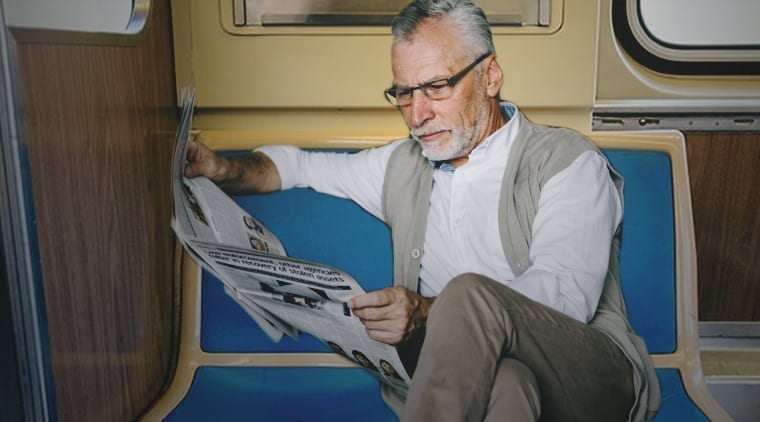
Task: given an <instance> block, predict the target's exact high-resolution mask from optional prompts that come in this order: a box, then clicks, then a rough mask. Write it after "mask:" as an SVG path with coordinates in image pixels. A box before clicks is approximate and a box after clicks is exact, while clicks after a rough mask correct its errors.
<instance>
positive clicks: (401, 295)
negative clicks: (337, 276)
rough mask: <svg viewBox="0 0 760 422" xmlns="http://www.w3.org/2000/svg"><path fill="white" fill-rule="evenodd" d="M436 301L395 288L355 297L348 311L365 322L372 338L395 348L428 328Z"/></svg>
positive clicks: (404, 289)
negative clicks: (413, 334)
mask: <svg viewBox="0 0 760 422" xmlns="http://www.w3.org/2000/svg"><path fill="white" fill-rule="evenodd" d="M434 299H435V298H432V297H424V296H421V295H419V294H418V293H415V292H412V291H411V290H409V289H407V288H406V287H402V286H394V287H387V288H385V289H381V290H376V291H374V292H369V293H366V294H363V295H359V296H356V297H354V298H352V299H351V300H350V301H349V302H348V307H349V308H351V310H352V311H353V312H354V315H356V316H358V317H359V318H360V319H361V320H362V322H363V323H364V326H365V327H366V328H367V334H369V337H370V338H372V339H373V340H376V341H379V342H382V343H387V344H390V345H394V346H395V345H397V344H398V343H400V342H402V341H403V340H405V339H407V338H409V336H410V335H411V334H412V333H413V332H414V331H416V330H417V329H419V328H422V327H424V326H425V321H426V320H427V315H428V312H429V311H430V306H431V305H432V304H433V300H434Z"/></svg>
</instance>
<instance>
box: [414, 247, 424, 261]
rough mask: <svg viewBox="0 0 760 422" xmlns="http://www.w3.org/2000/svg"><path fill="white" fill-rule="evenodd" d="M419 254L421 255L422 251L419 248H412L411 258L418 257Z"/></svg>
mask: <svg viewBox="0 0 760 422" xmlns="http://www.w3.org/2000/svg"><path fill="white" fill-rule="evenodd" d="M421 256H422V252H420V250H419V249H417V248H414V249H412V258H413V259H420V257H421Z"/></svg>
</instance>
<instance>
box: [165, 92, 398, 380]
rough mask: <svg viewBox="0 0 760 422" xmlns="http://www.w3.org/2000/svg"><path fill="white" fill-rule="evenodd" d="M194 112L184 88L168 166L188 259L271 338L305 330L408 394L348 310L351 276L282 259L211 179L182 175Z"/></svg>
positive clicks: (390, 357)
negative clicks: (200, 267) (171, 157)
mask: <svg viewBox="0 0 760 422" xmlns="http://www.w3.org/2000/svg"><path fill="white" fill-rule="evenodd" d="M193 107H194V93H193V91H192V90H190V89H185V90H183V93H182V115H181V118H180V124H179V128H178V130H177V139H176V144H175V148H174V157H173V162H172V175H173V177H172V178H173V180H172V191H173V196H174V216H173V218H172V228H173V229H174V232H175V233H176V234H177V237H178V238H179V240H180V241H181V242H182V245H183V246H184V247H185V250H187V252H188V254H189V255H190V256H191V257H192V258H193V259H194V260H195V261H196V262H197V263H198V264H199V265H201V266H202V267H203V268H204V269H205V270H207V271H209V272H210V273H211V274H213V275H214V276H216V277H217V278H218V279H219V280H220V281H221V282H222V283H223V284H224V288H225V291H226V292H227V294H228V295H229V296H230V297H231V298H232V299H233V300H235V302H237V303H238V304H239V305H240V306H241V307H242V308H243V309H244V310H245V312H246V313H247V314H248V315H249V316H250V317H251V319H253V320H254V321H255V322H256V323H257V324H258V325H259V327H261V329H262V330H263V331H264V332H265V333H266V334H267V335H268V336H269V337H270V338H271V339H272V340H273V341H275V342H278V341H280V339H281V338H282V336H283V334H284V335H288V336H290V337H292V338H293V339H296V340H297V339H298V333H299V332H305V333H309V334H311V335H313V336H315V337H317V338H319V339H320V340H322V341H323V342H324V343H325V344H327V345H328V346H329V347H330V348H331V349H332V350H333V351H335V352H336V353H338V354H340V355H342V356H344V357H345V358H347V359H350V360H352V361H354V362H355V363H357V364H358V365H360V366H362V367H364V368H366V369H367V370H368V371H369V372H370V373H371V374H372V375H374V376H375V377H377V378H378V379H380V380H381V381H382V382H384V383H386V384H388V385H390V386H392V387H394V388H398V389H402V390H405V389H407V388H408V385H409V381H410V379H409V375H408V374H407V372H406V370H405V369H404V366H403V364H402V363H401V360H400V359H399V356H398V353H397V351H396V349H395V348H394V347H393V346H390V345H387V344H384V343H379V342H377V341H374V340H372V339H371V338H369V336H368V335H367V332H366V330H365V328H364V325H363V324H362V323H361V321H360V320H359V318H358V317H356V316H354V315H353V314H352V312H351V310H350V309H349V308H348V306H347V302H348V300H349V299H350V298H352V297H353V296H356V295H358V294H361V293H364V290H363V289H362V288H361V286H360V285H359V284H358V283H357V282H356V281H355V280H354V279H353V278H352V277H351V276H350V275H348V274H346V273H345V272H343V271H341V270H339V269H336V268H332V267H329V266H326V265H323V264H319V263H315V262H308V261H304V260H300V259H295V258H290V257H288V256H287V255H286V253H285V249H284V248H283V245H282V244H281V243H280V241H279V240H278V239H277V237H275V235H274V233H272V232H270V231H269V230H268V229H267V228H266V227H265V226H264V225H263V224H262V223H261V222H260V221H259V220H257V219H256V218H254V217H253V216H251V215H249V214H248V213H247V212H246V211H245V210H243V209H242V208H241V207H240V206H239V205H238V204H237V203H236V202H235V201H234V200H232V198H230V197H229V196H228V195H227V194H226V193H224V192H223V191H222V190H221V189H219V188H218V187H217V186H216V185H215V184H214V183H213V182H211V181H210V180H208V179H207V178H205V177H196V178H193V179H188V178H185V177H183V170H184V167H185V160H186V157H187V143H188V141H189V138H190V127H191V123H192V116H193Z"/></svg>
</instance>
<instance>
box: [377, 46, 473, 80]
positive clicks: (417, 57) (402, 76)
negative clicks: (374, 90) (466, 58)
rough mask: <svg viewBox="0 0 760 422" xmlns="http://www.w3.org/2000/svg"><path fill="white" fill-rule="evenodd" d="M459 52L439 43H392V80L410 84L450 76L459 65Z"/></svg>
mask: <svg viewBox="0 0 760 422" xmlns="http://www.w3.org/2000/svg"><path fill="white" fill-rule="evenodd" d="M460 56H461V54H457V53H456V52H455V51H453V49H451V48H446V47H445V46H440V45H434V44H433V45H429V44H418V43H414V42H412V43H405V44H400V43H399V44H394V46H393V49H392V51H391V68H392V71H393V81H394V83H396V84H397V85H406V86H412V85H416V84H419V83H423V82H427V81H430V80H433V79H439V78H447V77H449V76H451V75H452V74H453V73H454V72H455V71H456V70H457V66H459V62H460V61H461V57H460Z"/></svg>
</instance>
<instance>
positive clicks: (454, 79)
mask: <svg viewBox="0 0 760 422" xmlns="http://www.w3.org/2000/svg"><path fill="white" fill-rule="evenodd" d="M491 54H493V53H491V52H488V53H485V54H483V55H482V56H480V57H478V58H477V59H475V61H474V62H472V63H470V64H469V65H468V66H467V67H465V68H464V69H462V70H460V71H459V72H457V73H455V74H454V75H453V76H451V77H448V78H443V79H436V80H434V81H430V82H425V83H424V84H420V85H417V86H414V87H411V88H397V87H394V86H392V87H390V88H388V89H386V90H385V91H383V94H384V95H385V99H386V100H387V101H388V102H389V103H391V104H392V105H394V106H396V107H402V106H400V105H398V101H397V98H398V97H397V96H398V95H399V93H401V92H404V93H408V94H409V98H413V97H414V91H417V90H421V92H422V94H423V95H425V96H426V97H428V94H426V93H425V89H426V88H434V87H435V85H436V84H440V83H441V82H446V86H447V87H449V88H453V87H454V85H456V84H457V83H459V81H460V80H462V78H464V77H465V76H466V75H467V74H468V73H470V71H471V70H472V69H474V68H475V66H477V65H478V64H480V62H482V61H483V60H485V59H486V57H488V56H490V55H491ZM440 88H442V87H440ZM428 98H430V97H428Z"/></svg>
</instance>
